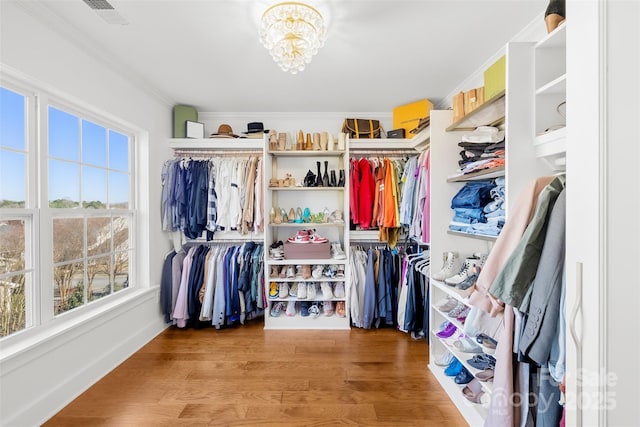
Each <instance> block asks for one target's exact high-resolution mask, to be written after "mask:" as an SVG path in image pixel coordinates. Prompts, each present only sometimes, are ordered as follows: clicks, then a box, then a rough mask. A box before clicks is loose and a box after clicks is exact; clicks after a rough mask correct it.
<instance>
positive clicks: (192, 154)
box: [173, 150, 262, 158]
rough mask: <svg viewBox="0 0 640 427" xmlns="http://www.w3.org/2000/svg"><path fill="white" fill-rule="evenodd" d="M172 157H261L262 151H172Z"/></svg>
mask: <svg viewBox="0 0 640 427" xmlns="http://www.w3.org/2000/svg"><path fill="white" fill-rule="evenodd" d="M173 153H174V157H206V158H211V157H238V156H243V157H244V156H260V157H261V156H262V150H233V151H229V150H225V151H211V150H174V152H173Z"/></svg>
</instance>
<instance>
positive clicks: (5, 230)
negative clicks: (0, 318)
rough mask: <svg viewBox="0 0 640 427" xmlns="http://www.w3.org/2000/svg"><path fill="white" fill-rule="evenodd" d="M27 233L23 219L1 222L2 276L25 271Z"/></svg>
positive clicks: (0, 261) (0, 267) (0, 253)
mask: <svg viewBox="0 0 640 427" xmlns="http://www.w3.org/2000/svg"><path fill="white" fill-rule="evenodd" d="M25 233H26V231H25V221H24V220H22V219H10V220H4V221H0V274H2V273H10V272H14V271H21V270H24V269H25V265H24V262H25ZM2 292H3V291H2V289H1V288H0V296H1V293H2ZM0 301H1V298H0Z"/></svg>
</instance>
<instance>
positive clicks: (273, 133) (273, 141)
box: [269, 130, 279, 151]
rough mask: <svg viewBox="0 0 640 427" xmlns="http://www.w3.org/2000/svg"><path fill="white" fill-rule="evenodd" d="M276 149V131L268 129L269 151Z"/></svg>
mask: <svg viewBox="0 0 640 427" xmlns="http://www.w3.org/2000/svg"><path fill="white" fill-rule="evenodd" d="M276 150H279V148H278V140H277V138H276V131H275V130H270V131H269V151H276Z"/></svg>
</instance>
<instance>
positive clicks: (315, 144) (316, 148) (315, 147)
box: [311, 132, 320, 151]
mask: <svg viewBox="0 0 640 427" xmlns="http://www.w3.org/2000/svg"><path fill="white" fill-rule="evenodd" d="M312 138H313V139H312V141H313V144H312V145H311V149H312V150H314V151H320V134H319V133H318V132H314V133H313V136H312Z"/></svg>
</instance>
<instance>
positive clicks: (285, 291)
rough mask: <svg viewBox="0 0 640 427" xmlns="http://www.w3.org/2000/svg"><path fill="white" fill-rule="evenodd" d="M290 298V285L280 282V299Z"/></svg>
mask: <svg viewBox="0 0 640 427" xmlns="http://www.w3.org/2000/svg"><path fill="white" fill-rule="evenodd" d="M288 296H289V285H287V283H286V282H280V286H279V288H278V298H286V297H288Z"/></svg>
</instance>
